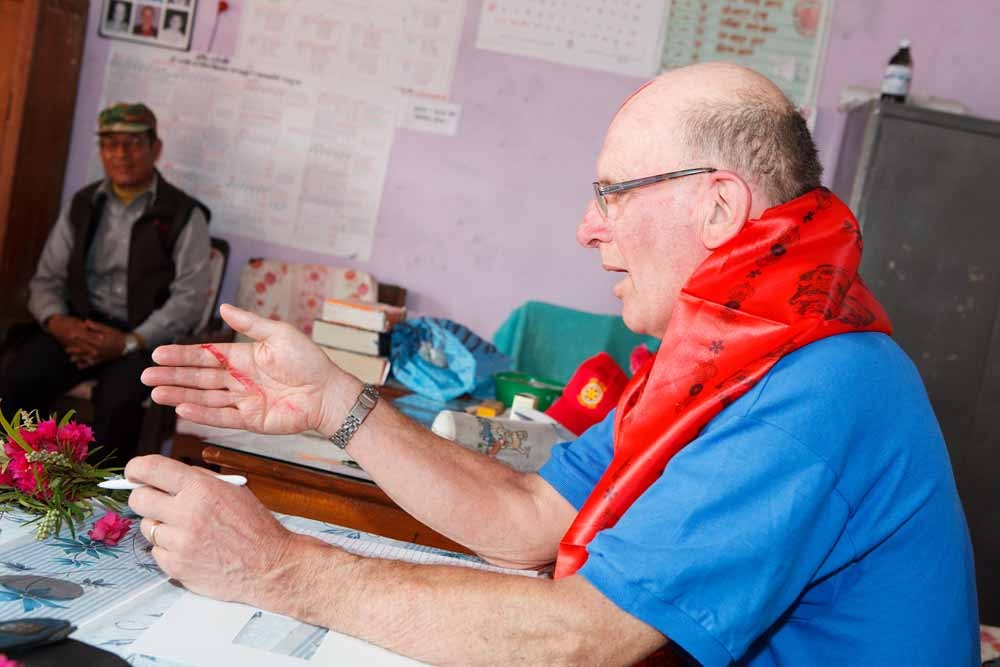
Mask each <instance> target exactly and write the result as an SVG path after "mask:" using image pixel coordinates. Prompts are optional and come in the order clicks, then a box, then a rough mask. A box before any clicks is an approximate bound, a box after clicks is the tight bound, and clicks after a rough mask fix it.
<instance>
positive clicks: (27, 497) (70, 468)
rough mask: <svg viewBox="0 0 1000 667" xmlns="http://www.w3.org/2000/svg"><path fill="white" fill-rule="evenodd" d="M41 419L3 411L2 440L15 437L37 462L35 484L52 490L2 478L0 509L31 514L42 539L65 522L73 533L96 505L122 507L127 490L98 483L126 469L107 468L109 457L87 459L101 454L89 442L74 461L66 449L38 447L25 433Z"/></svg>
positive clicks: (1, 463)
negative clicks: (23, 486)
mask: <svg viewBox="0 0 1000 667" xmlns="http://www.w3.org/2000/svg"><path fill="white" fill-rule="evenodd" d="M72 417H73V412H72V411H70V412H69V413H67V414H66V415H64V416H63V417H62V419H60V420H59V422H58V426H59V427H63V426H65V425H66V424H68V423H69V422H70V420H71V419H72ZM38 422H39V419H38V415H37V414H35V413H24V412H22V411H20V410H19V411H18V412H17V413H15V414H14V416H13V418H12V419H11V420H10V421H8V420H7V419H6V418H5V417H4V416H3V414H2V413H0V426H2V427H3V434H0V445H6V444H7V443H10V442H13V443H16V444H17V445H18V446H19V447H20V448H21V449H23V450H24V452H25V455H24V458H25V460H26V461H27V462H29V463H30V464H33V466H35V469H34V471H33V472H34V475H35V484H36V489H48V492H47V493H37V492H36V493H26V492H24V491H21V490H19V489H18V488H16V487H14V486H8V485H6V484H5V483H3V482H0V511H10V510H14V511H19V512H21V513H25V514H28V515H31V516H32V517H33V518H32V519H30V520H29V521H28V522H27V523H28V524H35V525H36V528H35V536H36V537H37V538H38V539H45V538H46V537H49V536H50V535H58V534H59V533H60V531H61V530H62V528H63V526H64V525H65V526H66V527H68V528H69V531H70V534H71V535H73V537H74V538H75V537H76V527H77V526H78V525H80V524H81V523H82V522H83V521H84V520H85V519H86V518H87V517H89V516H90V515H92V514H93V512H94V506H95V504H101V505H103V506H105V507H106V508H107V509H108V510H110V511H113V512H119V513H120V512H122V511H123V510H124V509H125V504H126V500H127V498H128V492H127V491H108V490H106V489H102V488H100V487H99V486H97V485H98V484H99V483H100V482H103V481H104V480H106V479H109V478H111V477H116V476H118V475H120V474H121V472H122V468H120V467H108V468H105V467H103V465H104V464H105V463H106V462H107V457H102V458H100V459H99V460H98V461H97V463H96V464H92V463H89V462H88V460H94V459H95V458H97V455H98V454H99V452H100V449H101V448H100V447H91V448H90V449H89V453H88V456H87V459H86V460H84V461H76V460H74V458H73V455H72V454H73V453H72V451H70V450H69V449H68V448H63V449H62V450H60V451H51V450H48V449H46V450H35V449H34V448H33V447H32V446H31V445H30V444H28V442H26V441H25V439H24V438H23V437H22V435H21V432H22V431H34V430H35V428H36V426H37V424H38ZM3 436H5V437H3ZM4 449H5V448H4V447H2V446H0V472H6V471H7V468H8V466H9V465H10V456H8V455H7V453H6V452H5V451H4ZM15 452H16V450H15ZM39 466H40V468H41V469H38V467H39Z"/></svg>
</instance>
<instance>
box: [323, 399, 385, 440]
mask: <svg viewBox="0 0 1000 667" xmlns="http://www.w3.org/2000/svg"><path fill="white" fill-rule="evenodd" d="M376 403H378V387H376V386H375V385H373V384H366V385H365V386H364V388H362V389H361V393H360V394H358V400H357V401H355V402H354V406H353V407H352V408H351V410H350V412H348V413H347V417H346V418H345V419H344V424H343V426H341V427H340V428H338V429H337V432H336V433H334V434H333V435H331V436H330V442H332V443H333V444H335V445H337V446H338V447H340V448H341V449H344V448H345V447H347V443H348V442H350V441H351V436H353V435H354V433H355V432H356V431H357V430H358V429H359V428H361V424H362V422H364V421H365V418H366V417H367V416H368V415H369V413H371V411H372V410H374V409H375V404H376Z"/></svg>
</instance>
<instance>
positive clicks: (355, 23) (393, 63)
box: [236, 0, 465, 98]
mask: <svg viewBox="0 0 1000 667" xmlns="http://www.w3.org/2000/svg"><path fill="white" fill-rule="evenodd" d="M464 17H465V0H296V1H295V2H288V1H287V0H254V2H252V3H246V4H245V5H244V8H243V17H242V19H241V23H240V36H239V42H238V44H237V47H236V57H237V58H240V59H241V60H245V61H247V62H253V63H255V64H258V65H263V64H269V65H280V66H283V67H286V68H291V69H292V70H293V71H298V72H302V73H311V74H315V75H318V76H320V77H321V78H322V79H323V80H324V81H327V82H333V81H336V80H338V79H340V78H342V77H344V76H347V77H350V78H357V77H365V78H369V79H372V80H374V81H377V82H380V83H383V84H387V85H392V86H396V87H398V88H400V89H402V90H408V91H409V90H412V91H417V92H420V93H422V94H428V95H435V96H438V97H443V98H446V97H447V96H448V93H449V91H450V90H451V82H452V77H453V75H454V71H455V59H456V57H457V53H458V43H459V37H460V36H461V32H462V22H463V20H464Z"/></svg>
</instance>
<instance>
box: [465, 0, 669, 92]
mask: <svg viewBox="0 0 1000 667" xmlns="http://www.w3.org/2000/svg"><path fill="white" fill-rule="evenodd" d="M666 6H667V4H666V2H664V0H485V2H484V3H483V9H482V13H481V15H480V18H479V33H478V35H477V37H476V46H477V47H478V48H481V49H488V50H490V51H499V52H500V53H507V54H511V55H520V56H530V57H535V58H541V59H543V60H548V61H551V62H557V63H562V64H565V65H578V66H580V67H589V68H591V69H598V70H604V71H608V72H616V73H618V74H627V75H631V76H636V77H649V76H652V75H653V74H655V73H656V70H657V68H658V67H659V64H660V44H661V37H662V31H663V27H664V21H665V19H666Z"/></svg>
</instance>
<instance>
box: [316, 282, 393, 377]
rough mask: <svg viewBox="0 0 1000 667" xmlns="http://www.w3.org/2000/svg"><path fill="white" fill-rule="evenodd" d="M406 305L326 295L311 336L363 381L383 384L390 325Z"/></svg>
mask: <svg viewBox="0 0 1000 667" xmlns="http://www.w3.org/2000/svg"><path fill="white" fill-rule="evenodd" d="M405 318H406V308H403V307H400V306H391V305H389V304H384V303H368V302H363V301H358V300H356V299H326V300H325V301H324V302H323V310H322V312H321V319H318V320H316V321H315V322H313V329H312V339H313V342H315V343H317V344H318V345H319V346H320V347H321V348H322V349H323V352H325V353H326V355H327V356H328V357H329V358H330V360H331V361H333V362H334V363H335V364H337V365H338V366H340V367H341V368H342V369H344V370H345V371H347V372H348V373H350V374H351V375H354V376H355V377H357V378H358V379H359V380H361V381H362V382H367V383H369V384H376V385H382V384H385V381H386V380H387V379H388V377H389V371H390V370H391V364H390V362H389V343H390V339H391V333H392V327H393V326H395V325H396V324H397V323H399V322H402V321H403V320H404V319H405Z"/></svg>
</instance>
